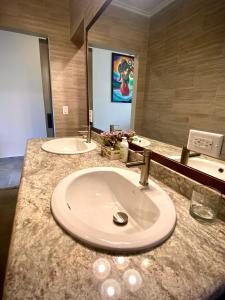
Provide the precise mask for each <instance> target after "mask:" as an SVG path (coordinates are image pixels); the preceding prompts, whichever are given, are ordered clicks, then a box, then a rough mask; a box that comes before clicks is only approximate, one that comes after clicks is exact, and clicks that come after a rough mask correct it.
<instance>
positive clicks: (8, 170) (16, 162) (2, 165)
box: [0, 156, 23, 189]
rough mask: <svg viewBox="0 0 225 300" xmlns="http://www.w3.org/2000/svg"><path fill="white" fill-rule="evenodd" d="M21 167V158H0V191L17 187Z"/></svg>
mask: <svg viewBox="0 0 225 300" xmlns="http://www.w3.org/2000/svg"><path fill="white" fill-rule="evenodd" d="M22 166H23V156H19V157H7V158H0V189H1V188H12V187H17V186H18V185H19V182H20V177H21V172H22Z"/></svg>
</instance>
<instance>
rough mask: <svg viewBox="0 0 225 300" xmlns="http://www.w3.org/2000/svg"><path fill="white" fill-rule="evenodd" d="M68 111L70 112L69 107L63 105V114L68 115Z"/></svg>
mask: <svg viewBox="0 0 225 300" xmlns="http://www.w3.org/2000/svg"><path fill="white" fill-rule="evenodd" d="M68 113H69V107H68V106H66V105H64V106H63V115H68Z"/></svg>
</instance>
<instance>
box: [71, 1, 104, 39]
mask: <svg viewBox="0 0 225 300" xmlns="http://www.w3.org/2000/svg"><path fill="white" fill-rule="evenodd" d="M105 2H106V0H70V14H71V21H70V34H71V38H72V37H73V36H74V34H75V33H76V31H77V29H78V27H79V25H80V23H81V21H82V20H83V19H84V30H85V28H86V27H87V25H88V24H89V23H90V22H91V20H92V19H93V18H94V17H95V15H96V13H97V12H98V10H99V9H100V8H101V7H102V5H103V4H104V3H105Z"/></svg>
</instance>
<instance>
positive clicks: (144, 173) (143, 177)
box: [126, 149, 151, 186]
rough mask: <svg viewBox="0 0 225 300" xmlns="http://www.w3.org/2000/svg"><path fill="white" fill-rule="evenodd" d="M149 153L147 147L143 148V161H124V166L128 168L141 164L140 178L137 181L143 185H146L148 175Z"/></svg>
mask: <svg viewBox="0 0 225 300" xmlns="http://www.w3.org/2000/svg"><path fill="white" fill-rule="evenodd" d="M150 154H151V151H150V150H149V149H144V152H143V161H135V162H128V163H126V166H127V167H128V168H130V167H137V166H142V168H141V178H140V181H139V183H140V184H141V185H143V186H147V185H148V176H149V170H150Z"/></svg>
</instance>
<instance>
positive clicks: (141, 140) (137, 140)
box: [132, 135, 150, 147]
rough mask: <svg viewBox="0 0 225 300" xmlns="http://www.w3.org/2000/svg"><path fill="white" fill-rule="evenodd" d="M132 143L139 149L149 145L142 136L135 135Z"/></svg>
mask: <svg viewBox="0 0 225 300" xmlns="http://www.w3.org/2000/svg"><path fill="white" fill-rule="evenodd" d="M132 143H133V144H135V145H138V146H140V147H147V146H149V145H150V141H149V140H148V139H146V138H143V137H142V136H138V135H135V136H134V137H133V139H132Z"/></svg>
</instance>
